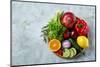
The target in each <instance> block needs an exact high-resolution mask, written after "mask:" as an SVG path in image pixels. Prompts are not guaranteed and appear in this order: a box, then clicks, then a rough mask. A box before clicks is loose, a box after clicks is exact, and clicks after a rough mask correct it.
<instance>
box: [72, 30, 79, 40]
mask: <svg viewBox="0 0 100 67" xmlns="http://www.w3.org/2000/svg"><path fill="white" fill-rule="evenodd" d="M78 36H79V34H78V33H77V31H76V30H73V31H71V37H72V38H74V39H76V38H77V37H78Z"/></svg>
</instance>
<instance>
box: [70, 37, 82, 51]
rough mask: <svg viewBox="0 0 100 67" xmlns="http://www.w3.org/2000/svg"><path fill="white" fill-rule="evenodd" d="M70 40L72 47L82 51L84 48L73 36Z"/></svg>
mask: <svg viewBox="0 0 100 67" xmlns="http://www.w3.org/2000/svg"><path fill="white" fill-rule="evenodd" d="M68 40H69V41H70V42H71V44H72V47H74V48H75V49H76V50H77V52H81V51H82V48H81V47H80V46H79V45H78V44H77V43H76V42H75V41H74V40H73V39H72V38H69V39H68Z"/></svg>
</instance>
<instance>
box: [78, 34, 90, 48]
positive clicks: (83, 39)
mask: <svg viewBox="0 0 100 67" xmlns="http://www.w3.org/2000/svg"><path fill="white" fill-rule="evenodd" d="M77 43H78V45H79V46H80V47H81V48H88V47H89V40H88V38H87V37H85V36H78V38H77Z"/></svg>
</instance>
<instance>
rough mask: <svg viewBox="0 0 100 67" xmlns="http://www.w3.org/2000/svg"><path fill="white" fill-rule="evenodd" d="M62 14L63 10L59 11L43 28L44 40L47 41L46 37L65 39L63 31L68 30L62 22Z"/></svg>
mask: <svg viewBox="0 0 100 67" xmlns="http://www.w3.org/2000/svg"><path fill="white" fill-rule="evenodd" d="M62 14H63V12H61V11H58V12H57V13H56V15H55V16H54V17H53V18H52V19H51V21H50V22H49V23H48V24H47V25H46V26H44V27H43V28H42V33H43V34H42V36H43V37H44V41H47V40H46V38H48V39H50V40H51V39H58V40H60V41H62V40H63V33H64V31H65V30H66V27H64V26H63V25H62V24H61V22H60V17H61V15H62Z"/></svg>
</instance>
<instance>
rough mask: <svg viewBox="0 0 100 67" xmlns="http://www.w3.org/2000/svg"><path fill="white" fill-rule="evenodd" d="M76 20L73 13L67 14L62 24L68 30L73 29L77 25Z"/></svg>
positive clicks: (62, 19) (63, 17)
mask: <svg viewBox="0 0 100 67" xmlns="http://www.w3.org/2000/svg"><path fill="white" fill-rule="evenodd" d="M75 20H76V17H75V16H74V14H73V13H72V12H66V13H64V14H63V16H62V17H61V23H62V24H63V25H64V26H65V27H67V28H72V27H73V25H74V24H75Z"/></svg>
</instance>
